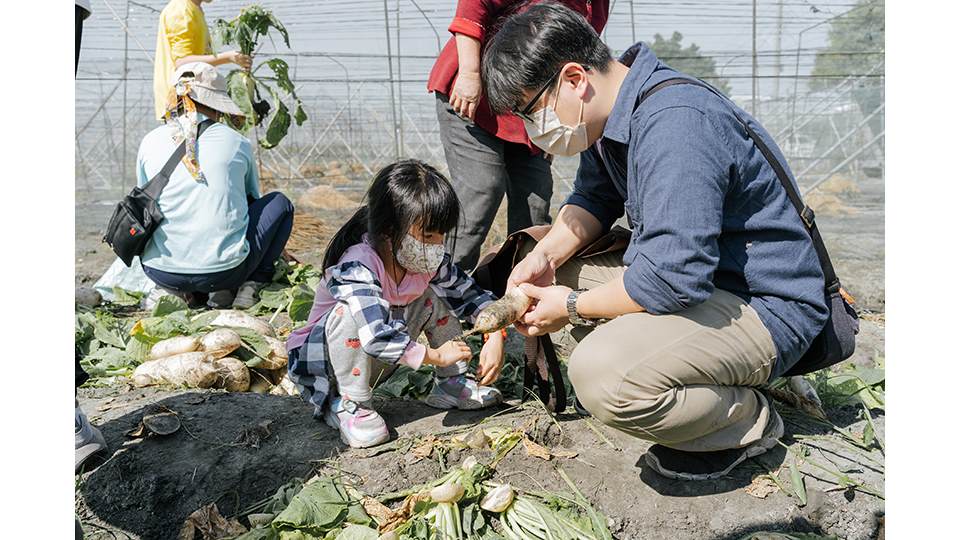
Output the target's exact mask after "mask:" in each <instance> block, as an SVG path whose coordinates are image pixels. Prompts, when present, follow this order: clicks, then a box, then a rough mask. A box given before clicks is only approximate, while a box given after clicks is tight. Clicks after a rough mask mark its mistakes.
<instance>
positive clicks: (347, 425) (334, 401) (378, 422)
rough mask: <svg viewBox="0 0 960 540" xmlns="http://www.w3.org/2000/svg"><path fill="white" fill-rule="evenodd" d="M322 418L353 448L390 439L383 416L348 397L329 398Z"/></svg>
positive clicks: (364, 446) (366, 446)
mask: <svg viewBox="0 0 960 540" xmlns="http://www.w3.org/2000/svg"><path fill="white" fill-rule="evenodd" d="M323 419H324V421H325V422H326V423H327V425H328V426H330V427H332V428H335V429H338V430H340V440H342V441H343V442H344V444H347V445H350V446H351V447H353V448H368V447H370V446H376V445H378V444H382V443H385V442H387V441H388V440H390V431H389V430H388V429H387V423H386V422H384V421H383V417H382V416H380V415H379V414H377V411H375V410H373V409H371V408H368V407H366V406H364V405H362V404H360V403H357V402H355V401H350V400H349V399H344V398H340V397H337V398H331V400H330V404H329V407H328V408H327V412H326V413H325V414H324V416H323Z"/></svg>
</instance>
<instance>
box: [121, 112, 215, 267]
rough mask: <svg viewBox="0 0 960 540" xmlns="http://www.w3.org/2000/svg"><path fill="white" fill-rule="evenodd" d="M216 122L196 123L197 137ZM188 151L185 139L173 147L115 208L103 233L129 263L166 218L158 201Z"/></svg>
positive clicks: (124, 261) (129, 263) (127, 263)
mask: <svg viewBox="0 0 960 540" xmlns="http://www.w3.org/2000/svg"><path fill="white" fill-rule="evenodd" d="M213 123H214V121H213V120H210V119H207V120H204V121H203V122H201V123H200V125H199V126H197V139H198V140H199V139H200V135H202V134H203V132H204V131H205V130H206V129H207V128H208V127H209V126H210V125H212V124H213ZM186 153H187V143H186V141H184V142H182V143H180V146H178V147H177V149H176V150H174V151H173V155H172V156H170V159H168V160H167V163H166V164H165V165H164V166H163V169H160V172H158V173H157V175H156V176H154V177H153V178H151V179H150V181H149V182H147V183H146V184H144V186H143V187H142V188H141V187H135V188H133V189H132V190H130V193H129V194H128V195H127V196H126V197H124V198H123V199H122V200H121V201H120V202H118V203H117V207H116V208H114V210H113V215H112V216H111V217H110V222H109V223H108V224H107V230H106V232H105V233H104V235H103V241H104V242H106V243H107V244H108V245H109V246H110V247H111V248H113V252H114V253H116V254H117V257H120V260H122V261H123V263H124V264H126V265H127V266H130V265H131V264H133V258H134V257H139V256H140V255H141V254H142V253H143V249H144V247H146V245H147V241H148V240H150V237H151V236H153V233H154V231H156V230H157V227H158V226H159V225H160V222H161V221H162V220H163V212H161V211H160V205H159V204H158V203H157V201H158V200H159V199H160V193H161V192H163V188H165V187H167V182H169V181H170V175H171V174H173V171H174V169H176V168H177V165H179V164H180V160H181V159H183V156H184V154H186Z"/></svg>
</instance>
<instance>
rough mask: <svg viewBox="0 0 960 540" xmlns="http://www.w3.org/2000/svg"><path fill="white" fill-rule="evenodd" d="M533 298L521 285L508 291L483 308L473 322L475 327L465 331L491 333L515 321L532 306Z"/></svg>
mask: <svg viewBox="0 0 960 540" xmlns="http://www.w3.org/2000/svg"><path fill="white" fill-rule="evenodd" d="M530 302H532V299H531V298H530V297H529V296H527V295H526V294H524V292H523V291H521V290H520V288H519V287H514V288H512V289H510V290H509V291H507V292H506V293H505V294H504V295H503V298H501V299H499V300H497V301H496V302H494V303H492V304H490V305H489V306H487V307H485V308H483V309H482V310H481V311H480V313H479V314H478V315H477V318H476V321H475V322H474V323H473V329H472V330H470V331H469V332H467V333H465V334H464V335H465V336H468V335H470V334H480V333H484V334H489V333H491V332H496V331H497V330H500V329H502V328H506V327H508V326H510V325H511V324H513V323H515V322H516V321H517V320H518V319H520V317H523V314H524V313H526V312H527V309H528V308H529V307H530Z"/></svg>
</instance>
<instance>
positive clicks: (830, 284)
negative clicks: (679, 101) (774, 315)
mask: <svg viewBox="0 0 960 540" xmlns="http://www.w3.org/2000/svg"><path fill="white" fill-rule="evenodd" d="M677 84H692V85H694V86H700V87H702V88H706V89H707V90H710V91H711V92H713V93H714V94H716V95H717V96H718V97H720V98H721V99H723V100H724V101H728V99H727V97H726V96H724V95H723V94H721V93H720V92H719V91H718V90H717V89H716V88H714V87H712V86H710V85H709V84H707V83H705V82H703V81H700V80H697V79H687V78H682V77H674V78H671V79H666V80H664V81H661V82H659V83H657V84H655V85H654V86H652V87H651V88H648V89H647V90H646V91H645V92H643V94H641V95H640V99H639V100H638V101H637V105H636V107H639V106H640V104H641V103H643V101H644V100H645V99H647V98H648V97H650V96H651V95H653V94H654V93H656V92H658V91H660V90H662V89H664V88H666V87H668V86H674V85H677ZM636 107H634V109H636ZM731 112H732V113H733V116H734V117H735V118H736V119H737V120H738V121H739V122H740V124H741V125H742V126H743V128H744V129H745V130H746V131H747V135H749V136H750V138H751V139H753V143H754V144H755V145H757V148H758V149H760V153H761V154H763V157H764V158H765V159H766V160H767V163H769V164H770V167H772V168H773V171H774V172H775V173H776V174H777V179H779V180H780V184H781V185H782V186H783V188H784V189H785V190H786V191H787V197H788V198H789V199H790V202H791V203H792V204H793V207H794V209H796V211H797V214H799V215H800V220H801V221H803V224H804V226H805V227H806V229H807V232H808V233H809V234H810V239H811V240H812V241H813V248H814V249H815V250H816V252H817V258H818V259H819V260H820V266H821V268H822V269H823V278H824V282H825V283H826V288H827V290H828V291H830V292H831V293H833V292H837V291H838V290H840V280H839V279H838V278H837V273H836V271H835V270H834V268H833V262H832V261H830V255H829V254H828V253H827V246H826V245H824V243H823V237H821V236H820V230H819V229H818V228H817V222H816V220H815V219H814V218H815V216H814V213H813V209H812V208H810V207H809V206H807V205H806V204H804V202H803V197H801V196H800V193H799V192H798V191H797V188H796V187H795V186H794V185H793V182H791V181H790V177H789V176H788V175H787V171H786V170H785V169H784V167H783V164H781V163H780V160H778V159H777V158H776V156H774V155H773V152H772V151H771V150H770V148H769V147H768V146H767V144H766V143H765V142H764V141H763V139H761V138H760V135H758V134H757V132H756V131H754V130H753V128H751V127H750V125H749V124H747V122H746V121H745V120H744V119H743V118H741V117H740V115H739V114H737V111H736V109H734V108H732V107H731Z"/></svg>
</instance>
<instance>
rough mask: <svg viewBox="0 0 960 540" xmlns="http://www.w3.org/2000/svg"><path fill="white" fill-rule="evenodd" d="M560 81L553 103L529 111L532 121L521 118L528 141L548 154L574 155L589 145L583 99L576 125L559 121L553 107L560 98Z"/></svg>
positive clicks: (558, 81)
mask: <svg viewBox="0 0 960 540" xmlns="http://www.w3.org/2000/svg"><path fill="white" fill-rule="evenodd" d="M560 81H562V79H558V80H557V88H556V92H555V94H556V97H555V98H554V100H553V105H552V106H551V105H547V106H545V107H544V108H542V109H540V110H539V111H536V112H534V113H531V116H532V118H533V122H531V121H529V120H527V119H523V126H524V127H525V128H526V130H527V135H528V136H529V137H530V141H531V142H533V144H535V145H537V146H538V147H539V148H540V149H542V150H543V151H544V152H546V153H548V154H553V155H556V156H575V155H577V154H579V153H580V152H583V151H584V150H586V149H587V148H589V147H590V143H589V142H587V124H585V123H584V122H583V100H581V101H580V118H579V119H578V120H577V125H576V126H574V127H570V126H568V125H565V124H564V123H563V122H561V121H560V118H559V117H558V116H557V111H556V109H555V107H556V106H557V100H559V99H560Z"/></svg>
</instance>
